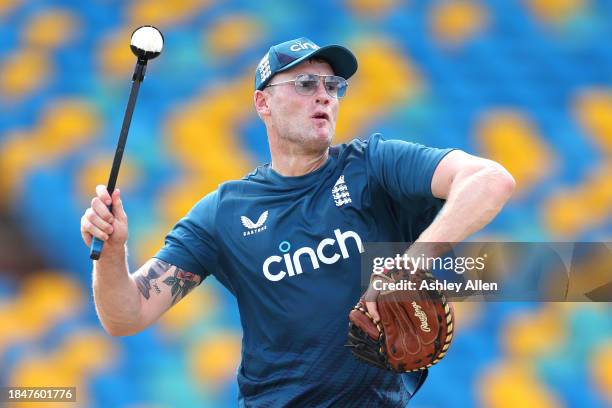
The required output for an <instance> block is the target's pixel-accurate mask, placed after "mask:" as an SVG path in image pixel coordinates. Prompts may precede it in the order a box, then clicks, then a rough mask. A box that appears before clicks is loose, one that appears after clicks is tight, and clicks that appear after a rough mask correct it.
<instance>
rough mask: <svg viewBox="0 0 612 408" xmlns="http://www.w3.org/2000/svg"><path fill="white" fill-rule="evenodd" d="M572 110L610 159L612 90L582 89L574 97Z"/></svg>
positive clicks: (611, 152)
mask: <svg viewBox="0 0 612 408" xmlns="http://www.w3.org/2000/svg"><path fill="white" fill-rule="evenodd" d="M573 110H574V115H575V116H576V117H577V118H578V121H579V122H580V124H581V125H582V127H583V128H584V129H585V130H586V131H587V133H588V134H589V136H591V137H593V138H594V139H595V142H596V143H597V144H598V145H599V147H600V148H601V149H602V151H603V152H605V153H606V154H607V156H608V158H609V159H612V92H611V91H610V90H603V89H592V90H587V91H583V92H581V93H580V94H579V95H578V96H577V98H576V99H575V101H574V106H573Z"/></svg>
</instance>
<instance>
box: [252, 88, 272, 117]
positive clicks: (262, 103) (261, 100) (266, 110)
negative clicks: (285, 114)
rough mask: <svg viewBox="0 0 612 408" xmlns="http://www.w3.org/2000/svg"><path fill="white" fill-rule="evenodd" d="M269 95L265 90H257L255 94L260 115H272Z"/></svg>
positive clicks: (256, 106) (254, 99) (255, 101)
mask: <svg viewBox="0 0 612 408" xmlns="http://www.w3.org/2000/svg"><path fill="white" fill-rule="evenodd" d="M268 97H269V95H267V94H266V93H265V92H263V91H259V90H257V91H255V93H254V94H253V101H254V103H255V110H256V111H257V114H258V115H259V117H260V118H261V117H264V116H269V115H270V106H269V105H268Z"/></svg>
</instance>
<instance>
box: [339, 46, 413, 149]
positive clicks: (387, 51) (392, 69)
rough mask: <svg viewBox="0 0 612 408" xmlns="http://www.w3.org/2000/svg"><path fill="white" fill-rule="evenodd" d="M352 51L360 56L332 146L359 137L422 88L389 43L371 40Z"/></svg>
mask: <svg viewBox="0 0 612 408" xmlns="http://www.w3.org/2000/svg"><path fill="white" fill-rule="evenodd" d="M351 48H353V49H354V50H353V51H354V52H355V54H356V55H359V72H358V74H357V75H356V76H355V78H354V79H352V78H351V79H350V80H349V87H348V90H347V93H350V98H347V99H346V100H344V101H342V106H341V107H340V112H341V113H340V116H339V120H338V124H337V127H336V136H335V139H334V142H335V143H342V142H345V141H347V140H348V139H351V138H353V137H356V136H358V135H361V134H362V132H363V130H364V128H365V127H367V126H368V125H370V124H371V123H372V122H373V121H375V120H377V119H380V118H381V117H383V116H384V115H386V114H388V113H389V112H390V111H392V110H393V109H394V108H396V107H397V105H398V104H401V103H405V102H407V101H409V100H410V98H412V97H414V96H416V95H418V94H420V93H421V92H423V88H424V85H423V82H422V79H421V76H420V75H419V74H418V73H417V72H416V70H415V68H414V67H413V66H412V64H411V62H410V61H409V60H407V59H406V58H405V57H404V56H403V55H404V54H403V53H402V52H401V51H399V50H398V49H397V48H396V46H395V45H394V44H393V42H391V41H390V40H388V39H383V38H378V39H371V40H367V41H362V42H360V43H358V44H355V45H354V46H351ZM364 101H367V103H364Z"/></svg>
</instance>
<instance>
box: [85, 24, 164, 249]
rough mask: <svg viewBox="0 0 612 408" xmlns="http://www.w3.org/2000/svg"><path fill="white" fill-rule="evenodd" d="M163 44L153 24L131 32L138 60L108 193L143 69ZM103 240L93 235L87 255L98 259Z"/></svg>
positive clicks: (113, 184) (112, 188)
mask: <svg viewBox="0 0 612 408" xmlns="http://www.w3.org/2000/svg"><path fill="white" fill-rule="evenodd" d="M163 46H164V36H163V35H162V33H161V32H160V31H159V30H158V29H157V28H155V27H153V26H142V27H139V28H137V29H136V30H135V31H134V32H133V33H132V40H131V42H130V48H131V49H132V52H133V53H134V55H136V57H138V61H137V62H136V67H135V68H134V75H133V76H132V90H131V92H130V99H129V100H128V104H127V108H126V109H125V115H124V116H123V125H121V133H120V134H119V142H118V143H117V149H116V150H115V158H114V159H113V167H112V168H111V172H110V176H109V178H108V184H107V185H106V189H107V190H108V193H109V194H110V195H112V194H113V191H115V184H116V182H117V176H118V175H119V167H120V166H121V159H122V158H123V150H124V149H125V142H126V141H127V136H128V131H129V130H130V123H131V121H132V113H133V112H134V105H135V104H136V98H137V97H138V90H139V89H140V83H141V82H142V80H143V79H144V75H145V71H146V68H147V61H148V60H150V59H153V58H155V57H157V56H158V55H159V54H160V53H161V51H162V48H163ZM108 209H109V210H110V211H111V212H112V203H111V204H110V205H109V206H108ZM103 246H104V241H102V240H100V239H98V238H96V237H94V238H93V241H92V242H91V251H90V253H89V257H90V258H91V259H100V253H101V252H102V247H103Z"/></svg>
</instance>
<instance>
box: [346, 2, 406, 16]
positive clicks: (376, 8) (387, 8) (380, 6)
mask: <svg viewBox="0 0 612 408" xmlns="http://www.w3.org/2000/svg"><path fill="white" fill-rule="evenodd" d="M405 3H406V2H398V1H397V0H346V2H345V4H346V5H347V6H348V7H349V9H350V10H352V11H353V12H354V13H356V14H359V15H360V16H361V17H365V18H378V17H381V16H383V15H386V14H388V13H390V12H392V11H393V10H394V9H395V8H396V7H397V6H399V5H400V4H401V5H402V6H403V7H407V6H409V4H408V5H407V4H405Z"/></svg>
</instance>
